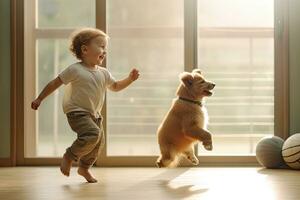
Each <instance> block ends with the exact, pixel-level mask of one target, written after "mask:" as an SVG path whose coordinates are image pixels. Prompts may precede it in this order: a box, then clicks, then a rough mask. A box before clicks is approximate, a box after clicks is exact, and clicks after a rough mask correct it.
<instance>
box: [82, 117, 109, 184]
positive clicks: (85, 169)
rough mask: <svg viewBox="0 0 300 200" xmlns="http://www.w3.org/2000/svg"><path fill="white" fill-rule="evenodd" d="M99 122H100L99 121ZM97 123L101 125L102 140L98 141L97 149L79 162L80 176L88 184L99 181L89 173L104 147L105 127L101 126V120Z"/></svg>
mask: <svg viewBox="0 0 300 200" xmlns="http://www.w3.org/2000/svg"><path fill="white" fill-rule="evenodd" d="M98 120H99V121H98ZM98 120H96V121H95V122H96V123H97V124H98V125H99V128H100V129H101V130H102V131H101V134H100V135H101V138H100V140H99V141H98V143H97V145H96V146H95V148H94V149H93V150H92V151H91V152H90V153H88V154H86V155H84V156H82V157H81V158H80V160H79V167H78V174H80V175H81V176H83V177H84V178H85V179H86V180H87V181H88V182H90V183H95V182H97V180H96V179H95V178H94V176H93V175H92V174H91V173H90V172H89V169H90V167H92V166H93V164H94V163H95V162H96V160H97V158H98V155H99V152H100V151H101V149H102V148H103V146H104V142H105V138H104V132H103V127H102V124H101V120H100V119H98Z"/></svg>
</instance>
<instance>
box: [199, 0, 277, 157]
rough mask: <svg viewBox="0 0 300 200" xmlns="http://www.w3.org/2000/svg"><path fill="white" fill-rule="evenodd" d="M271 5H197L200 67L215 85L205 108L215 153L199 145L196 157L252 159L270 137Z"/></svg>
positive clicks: (262, 1) (256, 1)
mask: <svg viewBox="0 0 300 200" xmlns="http://www.w3.org/2000/svg"><path fill="white" fill-rule="evenodd" d="M273 3H274V2H273V0H243V1H235V0H199V1H198V13H199V14H198V17H199V18H198V28H199V38H198V42H199V43H198V63H199V66H198V68H200V69H201V70H202V71H203V72H204V74H205V76H206V78H208V79H210V80H212V81H214V82H215V83H216V87H215V91H214V95H213V96H212V97H209V98H208V99H207V103H206V105H207V109H208V114H209V118H210V124H209V126H208V129H209V130H210V132H211V133H212V134H213V138H214V141H213V142H214V150H213V151H212V152H207V151H205V150H204V148H203V147H202V145H199V155H251V154H254V153H255V146H256V144H257V142H258V141H259V140H260V139H261V138H262V137H264V136H267V135H273V134H274V38H273V31H274V26H273V18H274V13H273ZM253 13H255V15H254V14H253Z"/></svg>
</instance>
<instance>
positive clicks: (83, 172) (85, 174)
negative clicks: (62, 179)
mask: <svg viewBox="0 0 300 200" xmlns="http://www.w3.org/2000/svg"><path fill="white" fill-rule="evenodd" d="M77 172H78V174H79V175H81V176H83V177H84V178H85V179H86V180H87V182H89V183H96V182H97V179H96V178H95V177H94V176H93V175H92V174H91V173H90V172H89V170H88V169H86V168H82V167H78V170H77Z"/></svg>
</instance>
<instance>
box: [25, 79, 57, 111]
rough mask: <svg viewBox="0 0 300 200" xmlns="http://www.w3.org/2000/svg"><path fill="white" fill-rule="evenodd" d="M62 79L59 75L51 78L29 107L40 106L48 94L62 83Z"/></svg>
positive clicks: (35, 107)
mask: <svg viewBox="0 0 300 200" xmlns="http://www.w3.org/2000/svg"><path fill="white" fill-rule="evenodd" d="M62 83H63V82H62V81H61V80H60V78H59V77H57V78H55V79H53V80H52V81H50V82H49V83H48V84H47V85H46V86H45V87H44V89H43V90H42V92H41V93H40V95H39V96H38V97H37V98H36V99H35V100H34V101H33V102H32V103H31V108H32V109H34V110H37V109H38V107H39V106H40V104H41V102H42V101H43V100H44V99H45V98H46V97H47V96H48V95H49V94H51V93H52V92H53V91H54V90H56V89H57V88H58V87H59V86H61V85H62Z"/></svg>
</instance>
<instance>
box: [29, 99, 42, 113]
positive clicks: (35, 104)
mask: <svg viewBox="0 0 300 200" xmlns="http://www.w3.org/2000/svg"><path fill="white" fill-rule="evenodd" d="M41 102H42V100H41V99H39V98H37V99H35V100H34V101H33V102H32V103H31V108H32V109H33V110H37V109H38V108H39V106H40V105H41Z"/></svg>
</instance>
